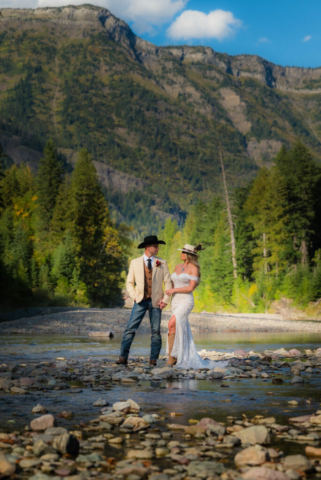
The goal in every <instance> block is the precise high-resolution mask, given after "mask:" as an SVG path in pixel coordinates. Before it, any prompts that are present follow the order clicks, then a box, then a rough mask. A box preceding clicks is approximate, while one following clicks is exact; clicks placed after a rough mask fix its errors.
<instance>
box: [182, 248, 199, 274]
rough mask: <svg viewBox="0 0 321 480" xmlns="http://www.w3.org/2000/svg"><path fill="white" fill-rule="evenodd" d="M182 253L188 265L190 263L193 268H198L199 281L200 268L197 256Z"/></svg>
mask: <svg viewBox="0 0 321 480" xmlns="http://www.w3.org/2000/svg"><path fill="white" fill-rule="evenodd" d="M184 253H185V255H186V257H187V260H188V263H191V264H192V265H195V267H197V268H198V272H199V278H200V279H201V267H200V264H199V263H198V259H197V256H196V255H192V254H191V253H186V252H184Z"/></svg>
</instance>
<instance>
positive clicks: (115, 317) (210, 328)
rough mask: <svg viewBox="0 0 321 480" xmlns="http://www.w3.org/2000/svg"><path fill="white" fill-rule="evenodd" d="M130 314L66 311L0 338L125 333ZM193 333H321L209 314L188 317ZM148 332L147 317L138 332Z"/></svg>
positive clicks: (299, 325)
mask: <svg viewBox="0 0 321 480" xmlns="http://www.w3.org/2000/svg"><path fill="white" fill-rule="evenodd" d="M130 314H131V310H130V309H126V308H87V309H84V308H81V309H74V308H72V309H67V310H65V311H55V310H51V311H50V313H45V311H43V313H42V314H41V315H39V314H38V315H36V316H32V317H27V318H20V319H18V320H10V321H3V322H2V323H0V335H1V334H10V335H11V334H36V335H39V334H44V335H50V334H63V335H64V334H66V335H88V334H89V333H91V332H101V331H112V332H114V333H121V332H123V331H124V329H125V327H126V325H127V322H128V320H129V318H130ZM170 317H171V313H170V312H166V311H165V312H163V316H162V332H166V331H167V326H168V322H169V319H170ZM189 321H190V324H191V328H192V331H194V332H196V331H200V332H315V333H321V321H319V320H285V319H283V317H282V315H278V314H212V313H192V314H190V316H189ZM149 330H150V325H149V318H148V316H147V315H146V316H145V318H144V320H143V322H142V324H141V327H140V331H141V332H147V331H149Z"/></svg>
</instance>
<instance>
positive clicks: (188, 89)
mask: <svg viewBox="0 0 321 480" xmlns="http://www.w3.org/2000/svg"><path fill="white" fill-rule="evenodd" d="M1 12H2V17H1V21H0V103H1V105H2V109H1V112H2V115H1V120H2V122H0V141H2V142H3V146H4V149H5V151H6V152H7V154H8V155H9V156H10V157H11V158H12V160H13V161H14V162H15V163H17V164H19V163H21V161H26V162H28V163H29V164H30V165H31V166H32V168H36V166H37V162H38V161H39V155H41V154H40V153H39V150H41V149H42V147H43V141H44V139H46V138H49V137H51V138H53V139H54V141H55V143H56V144H57V146H58V148H59V149H60V150H61V151H62V152H63V153H65V154H66V155H67V160H68V161H69V162H70V164H71V165H72V163H73V162H74V159H75V155H76V153H77V151H78V150H79V149H80V148H81V147H82V146H85V147H87V148H88V149H89V151H90V152H91V153H92V155H93V157H94V160H95V162H97V163H96V165H97V168H98V173H99V176H100V178H101V181H102V184H103V185H104V186H105V188H106V189H107V190H109V191H110V192H111V193H110V195H111V197H110V198H111V200H110V201H111V203H112V204H115V205H116V204H117V202H119V201H120V197H119V193H121V194H122V196H123V197H124V207H123V210H122V211H121V215H122V218H124V219H125V220H126V218H127V217H126V215H125V210H128V208H129V204H130V205H132V203H133V201H136V202H137V201H138V200H137V198H136V197H135V200H133V199H134V196H133V195H134V193H133V192H137V191H138V192H144V193H146V192H148V193H147V194H146V195H147V197H148V198H149V200H148V198H147V197H146V198H145V199H144V202H143V203H142V205H141V207H142V208H143V209H146V205H148V208H149V210H150V211H154V212H155V211H156V212H160V213H159V214H158V213H157V215H158V218H160V219H161V218H165V217H164V215H165V216H166V215H174V216H176V218H180V212H184V211H186V210H187V209H188V208H189V206H190V205H191V204H193V203H195V202H197V201H198V200H200V199H203V200H206V199H208V198H209V197H210V196H212V195H213V194H215V193H219V192H220V191H221V178H220V162H219V158H218V143H219V141H220V140H221V141H222V143H223V148H224V155H225V162H226V170H227V174H228V177H229V184H230V186H231V187H234V186H237V185H242V184H244V183H245V182H247V181H248V179H250V178H253V176H254V175H255V174H256V171H257V168H258V167H260V166H263V165H266V166H270V165H271V163H272V161H273V157H274V156H275V154H276V153H277V152H278V151H279V149H280V148H281V146H282V145H286V146H291V145H292V144H293V143H295V142H296V141H297V140H298V139H300V140H301V141H303V142H304V143H305V144H306V145H307V146H308V147H309V148H310V149H311V151H312V153H313V155H314V156H315V157H316V158H319V159H321V115H320V113H319V112H320V107H321V68H316V69H306V68H299V67H282V66H278V65H274V64H273V63H271V62H268V61H267V60H264V59H262V58H260V57H258V56H253V55H237V56H230V55H227V54H225V53H219V52H215V51H214V50H213V49H212V48H210V47H199V46H198V47H191V46H185V45H183V46H168V47H158V46H155V45H153V44H152V43H149V42H147V41H145V40H143V39H141V38H140V37H138V36H136V35H135V34H134V33H133V32H132V30H131V29H130V27H129V26H128V25H127V23H126V22H124V21H122V20H121V19H118V18H116V17H115V16H114V15H112V13H111V12H109V11H108V10H106V9H102V8H99V7H94V6H91V5H82V6H67V7H59V8H39V9H34V10H33V9H2V10H1ZM1 138H2V139H3V140H1ZM125 197H126V198H130V201H125V200H126V198H125ZM128 202H129V203H128ZM146 202H147V203H146ZM148 202H149V203H148ZM125 204H126V206H125ZM120 210H121V209H120ZM132 215H135V213H132ZM140 221H141V222H143V220H140ZM144 221H145V220H144Z"/></svg>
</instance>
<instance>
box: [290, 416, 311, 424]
mask: <svg viewBox="0 0 321 480" xmlns="http://www.w3.org/2000/svg"><path fill="white" fill-rule="evenodd" d="M311 418H312V415H301V416H299V417H291V418H289V422H293V423H305V422H310V421H311Z"/></svg>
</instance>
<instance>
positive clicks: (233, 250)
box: [219, 142, 237, 278]
mask: <svg viewBox="0 0 321 480" xmlns="http://www.w3.org/2000/svg"><path fill="white" fill-rule="evenodd" d="M219 150H220V160H221V168H222V175H223V184H224V190H225V199H226V207H227V218H228V224H229V228H230V236H231V247H232V263H233V276H234V278H237V262H236V246H235V237H234V227H233V221H232V214H231V207H230V200H229V196H228V191H227V185H226V177H225V170H224V163H223V155H222V145H221V142H220V148H219Z"/></svg>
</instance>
